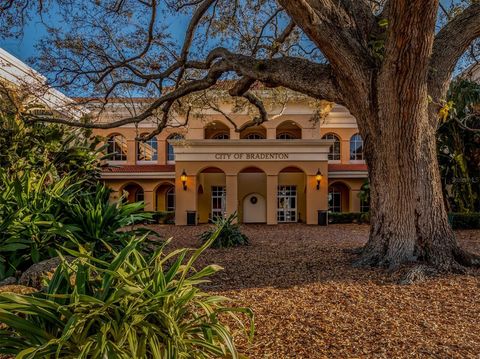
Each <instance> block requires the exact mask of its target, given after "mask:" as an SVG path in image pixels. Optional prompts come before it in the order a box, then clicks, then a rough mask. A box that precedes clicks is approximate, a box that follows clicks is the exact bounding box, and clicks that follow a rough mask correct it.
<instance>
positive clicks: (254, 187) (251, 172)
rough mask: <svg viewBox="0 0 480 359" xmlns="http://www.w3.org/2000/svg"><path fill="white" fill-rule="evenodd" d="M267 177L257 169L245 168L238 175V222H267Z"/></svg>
mask: <svg viewBox="0 0 480 359" xmlns="http://www.w3.org/2000/svg"><path fill="white" fill-rule="evenodd" d="M266 196H267V175H266V173H265V172H264V171H263V170H261V169H260V168H258V167H247V168H244V169H242V170H241V171H240V172H239V173H238V198H239V199H241V201H240V206H239V208H238V212H239V213H238V214H239V221H240V222H243V223H266V222H267V203H266Z"/></svg>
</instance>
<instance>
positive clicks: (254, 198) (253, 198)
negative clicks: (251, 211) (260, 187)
mask: <svg viewBox="0 0 480 359" xmlns="http://www.w3.org/2000/svg"><path fill="white" fill-rule="evenodd" d="M257 202H258V198H257V197H256V196H252V197H250V203H251V204H256V203H257Z"/></svg>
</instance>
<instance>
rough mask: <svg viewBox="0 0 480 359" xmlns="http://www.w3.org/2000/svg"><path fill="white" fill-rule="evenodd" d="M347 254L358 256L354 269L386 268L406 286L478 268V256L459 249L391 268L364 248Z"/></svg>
mask: <svg viewBox="0 0 480 359" xmlns="http://www.w3.org/2000/svg"><path fill="white" fill-rule="evenodd" d="M345 252H347V253H352V254H356V255H358V257H357V258H356V259H355V261H354V262H353V266H354V267H355V268H362V267H363V268H364V267H383V268H387V269H388V271H389V272H390V273H392V274H393V275H394V277H398V278H399V279H398V283H399V284H402V285H408V284H413V283H420V282H423V281H425V280H427V279H428V278H430V277H434V276H437V275H442V274H449V273H453V274H466V273H468V272H469V270H468V268H470V267H477V268H480V255H477V254H474V253H471V252H467V251H465V250H463V249H461V248H459V247H456V248H454V249H453V250H452V251H451V252H450V255H448V254H447V255H446V256H443V257H440V258H439V257H436V258H432V259H433V260H432V261H422V260H421V259H412V261H406V262H404V263H399V264H397V265H394V266H392V265H391V263H390V264H389V263H388V262H387V261H385V260H384V259H383V257H382V256H381V255H380V253H377V252H375V251H371V250H370V251H369V250H366V249H365V248H363V249H359V248H355V249H352V250H348V251H347V250H345Z"/></svg>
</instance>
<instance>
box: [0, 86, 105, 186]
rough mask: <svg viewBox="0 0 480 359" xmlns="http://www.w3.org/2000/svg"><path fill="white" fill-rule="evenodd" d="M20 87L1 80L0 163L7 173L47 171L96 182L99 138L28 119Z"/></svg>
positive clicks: (85, 131)
mask: <svg viewBox="0 0 480 359" xmlns="http://www.w3.org/2000/svg"><path fill="white" fill-rule="evenodd" d="M25 102H27V100H26V99H25V98H22V94H21V93H19V91H14V90H11V89H8V88H6V87H5V86H4V85H2V84H1V83H0V167H2V168H3V169H5V171H7V173H9V174H11V173H16V172H18V171H25V170H28V171H30V172H35V173H39V174H41V173H45V171H47V170H48V171H50V172H51V175H52V176H53V177H54V178H55V179H56V180H58V179H61V178H62V177H63V176H65V175H69V176H73V177H75V179H76V180H81V181H83V182H84V186H87V185H95V184H96V182H97V180H98V179H99V178H100V162H101V160H102V156H101V153H102V150H103V148H104V146H103V147H102V146H100V139H99V138H96V137H92V138H90V137H91V136H90V132H89V131H87V130H82V129H72V128H71V127H68V126H62V125H55V124H44V123H39V122H38V123H28V122H27V121H26V119H25V117H24V115H25V114H26V113H28V108H25V106H24V103H25Z"/></svg>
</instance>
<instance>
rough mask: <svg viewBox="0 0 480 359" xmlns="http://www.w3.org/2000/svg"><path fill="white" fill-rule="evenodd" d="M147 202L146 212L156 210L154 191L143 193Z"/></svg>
mask: <svg viewBox="0 0 480 359" xmlns="http://www.w3.org/2000/svg"><path fill="white" fill-rule="evenodd" d="M143 195H144V198H145V199H144V201H145V211H154V210H155V196H154V193H153V191H143Z"/></svg>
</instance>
